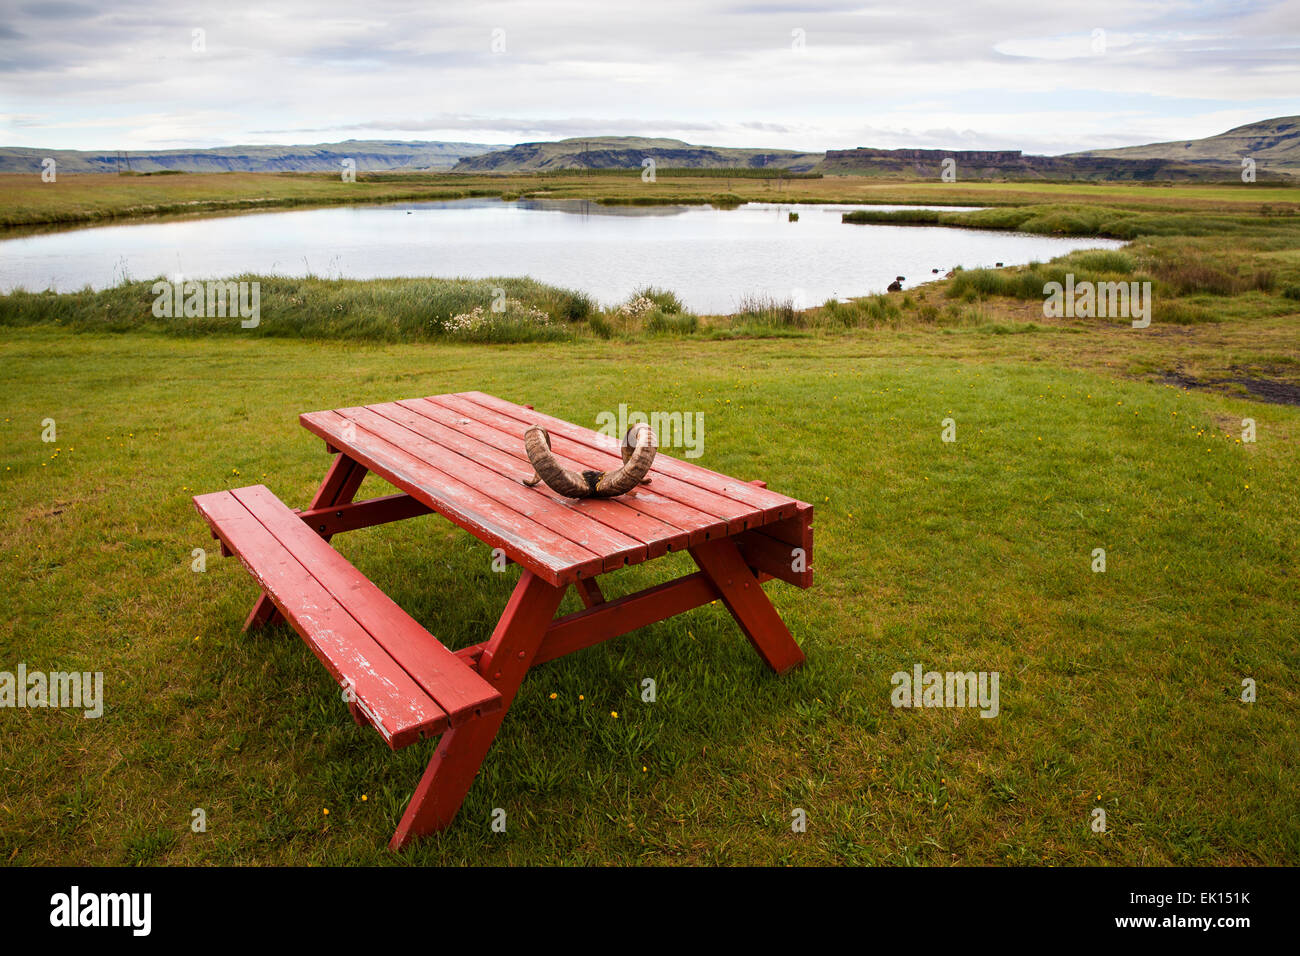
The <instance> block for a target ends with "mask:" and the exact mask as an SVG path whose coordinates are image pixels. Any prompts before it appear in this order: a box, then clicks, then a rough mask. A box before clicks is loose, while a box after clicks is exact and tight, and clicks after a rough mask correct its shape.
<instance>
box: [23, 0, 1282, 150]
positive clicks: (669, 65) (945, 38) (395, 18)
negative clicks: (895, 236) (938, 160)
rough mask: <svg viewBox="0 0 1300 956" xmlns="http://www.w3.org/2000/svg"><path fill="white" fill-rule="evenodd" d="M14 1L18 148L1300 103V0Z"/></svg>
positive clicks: (844, 128)
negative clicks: (993, 0)
mask: <svg viewBox="0 0 1300 956" xmlns="http://www.w3.org/2000/svg"><path fill="white" fill-rule="evenodd" d="M0 14H2V15H0V145H6V146H41V147H52V148H71V149H132V150H149V149H161V148H172V147H183V146H228V145H236V144H246V143H320V142H333V141H337V140H341V139H354V138H355V139H437V140H456V141H468V142H483V143H516V142H522V141H528V140H545V139H558V138H563V137H569V136H587V135H594V134H601V133H608V134H617V135H647V136H669V137H675V138H678V139H684V140H686V141H688V142H692V143H701V144H709V145H722V146H771V147H784V148H793V149H809V150H823V149H827V148H848V147H853V146H880V147H900V146H931V147H951V148H966V149H971V148H1020V149H1024V150H1026V151H1027V152H1044V153H1059V152H1068V151H1071V150H1079V149H1090V148H1098V147H1104V146H1123V145H1132V144H1136V143H1146V142H1153V141H1159V140H1167V139H1185V138H1194V137H1200V136H1207V135H1212V134H1214V133H1218V132H1222V131H1223V130H1225V129H1228V128H1230V127H1232V126H1238V125H1241V124H1243V123H1248V122H1252V121H1254V120H1258V119H1264V118H1268V117H1273V116H1282V115H1293V114H1300V0H1258V2H1253V0H1237V2H1213V0H1151V2H1132V0H1130V2H1124V3H1118V2H1113V0H1086V2H1074V0H1012V2H1005V3H980V2H978V0H895V2H890V3H877V2H874V0H872V2H867V3H837V2H834V0H821V2H818V0H812V2H808V3H796V2H752V3H744V2H739V3H710V2H676V0H653V2H651V0H645V2H638V3H621V2H615V0H569V2H561V3H554V2H540V0H533V2H528V3H524V2H497V3H474V2H445V0H437V2H426V3H397V2H388V0H352V2H346V3H335V2H331V0H312V2H297V0H291V2H280V0H267V2H265V3H257V4H245V3H241V2H237V0H229V2H222V3H198V2H190V0H168V2H165V3H160V2H152V0H136V2H131V3H114V2H112V0H105V2H84V3H83V2H76V0H33V2H22V0H0ZM196 30H201V31H203V32H202V33H201V34H196V33H195V31H196Z"/></svg>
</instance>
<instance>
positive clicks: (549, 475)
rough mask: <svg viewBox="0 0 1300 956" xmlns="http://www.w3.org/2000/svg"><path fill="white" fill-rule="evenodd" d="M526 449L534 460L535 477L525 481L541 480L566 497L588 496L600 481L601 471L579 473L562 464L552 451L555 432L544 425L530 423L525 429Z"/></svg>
mask: <svg viewBox="0 0 1300 956" xmlns="http://www.w3.org/2000/svg"><path fill="white" fill-rule="evenodd" d="M524 451H525V452H527V453H528V460H529V461H530V462H532V464H533V471H534V474H533V477H532V478H530V479H528V480H526V481H525V482H524V484H525V485H527V486H528V487H530V488H531V487H533V486H534V485H536V484H537V482H539V481H544V482H546V484H547V486H548V487H550V488H551V489H553V490H554V491H557V492H559V493H560V494H562V495H564V496H565V497H566V498H588V497H590V496H591V495H592V494H593V493H595V490H596V482H597V480H598V479H599V478H600V477H601V475H600V474H599V473H598V472H594V471H589V472H584V473H583V474H581V475H579V474H578V473H577V472H574V471H569V470H568V469H567V468H562V467H561V466H560V463H559V462H558V461H556V460H555V455H554V454H553V453H552V452H551V435H550V432H548V431H547V430H546V429H545V428H543V427H542V426H541V425H530V426H529V428H528V430H527V431H525V432H524Z"/></svg>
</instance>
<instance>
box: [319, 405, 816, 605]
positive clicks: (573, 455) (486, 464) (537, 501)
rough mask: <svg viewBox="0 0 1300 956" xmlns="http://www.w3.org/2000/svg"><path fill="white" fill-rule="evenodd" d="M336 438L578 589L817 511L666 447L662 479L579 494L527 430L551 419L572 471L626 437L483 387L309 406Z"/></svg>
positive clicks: (600, 467)
mask: <svg viewBox="0 0 1300 956" xmlns="http://www.w3.org/2000/svg"><path fill="white" fill-rule="evenodd" d="M299 421H300V422H301V423H302V425H303V426H304V427H305V428H307V429H308V430H309V431H311V432H313V433H314V434H316V435H319V436H320V437H321V438H323V439H324V440H325V442H326V444H327V445H329V446H330V447H331V448H333V449H336V450H337V451H341V452H343V453H345V454H346V455H347V456H348V457H350V458H352V459H354V460H355V461H358V462H360V463H361V464H363V465H365V466H366V467H367V468H369V469H370V470H371V471H372V472H374V473H375V474H377V475H379V476H380V477H382V478H383V479H384V480H386V481H388V482H389V483H390V484H392V485H394V486H395V487H397V488H399V489H401V490H402V491H405V492H406V493H407V494H409V495H411V497H413V498H415V499H416V500H418V501H420V502H421V503H422V504H424V505H426V506H428V507H429V508H432V509H433V510H434V511H436V512H438V513H439V514H441V515H443V516H444V517H446V518H448V519H449V520H451V521H452V522H454V523H455V524H457V525H459V526H460V527H462V528H464V529H465V530H466V531H469V532H470V533H471V534H473V535H474V536H475V537H477V538H479V540H481V541H483V542H484V543H486V544H488V545H490V546H491V547H494V548H501V549H502V550H503V551H504V552H505V554H506V556H507V557H509V558H510V559H511V560H512V561H515V562H516V563H518V564H520V565H522V566H523V567H525V568H528V569H529V570H530V571H532V572H533V573H534V574H536V575H538V576H539V577H541V578H542V579H543V580H546V581H548V582H549V583H551V584H555V585H560V584H568V583H572V582H573V581H576V580H577V579H579V578H587V577H595V576H596V575H598V574H602V573H604V572H606V571H612V570H614V569H615V568H619V567H623V566H625V565H631V564H638V563H640V562H642V561H646V560H649V559H650V558H655V557H659V556H660V555H662V554H665V553H667V552H668V551H670V550H674V551H676V550H684V549H685V548H687V547H691V546H694V545H696V544H701V543H703V542H705V541H710V540H713V539H715V538H719V537H724V536H729V535H734V534H738V533H740V532H742V531H747V530H752V529H755V528H761V527H763V526H764V525H768V524H771V523H773V522H777V521H782V520H784V519H787V518H793V517H794V516H795V514H796V512H797V511H804V512H806V511H808V510H809V506H808V505H805V504H803V503H802V502H800V501H797V500H796V499H794V498H789V497H787V496H785V495H781V494H777V493H776V492H774V491H769V490H767V489H765V488H761V487H759V486H758V485H753V484H750V483H748V482H745V481H741V480H739V479H736V478H731V477H728V476H727V475H723V474H719V473H718V472H715V471H710V470H709V469H707V468H701V467H700V466H698V465H695V464H692V463H691V462H687V461H682V460H680V459H677V458H673V457H671V456H669V455H666V454H664V453H663V452H662V451H660V452H659V454H658V455H657V456H656V457H655V460H654V465H653V466H652V467H651V469H650V477H651V479H652V482H651V483H650V484H648V485H642V486H640V487H639V488H637V489H636V490H634V491H632V492H630V493H628V494H626V495H623V496H621V497H618V498H606V499H596V498H584V499H580V500H574V499H571V498H565V497H563V496H561V495H559V494H556V493H555V492H554V491H552V490H551V489H550V488H547V487H546V485H545V484H539V485H537V486H536V487H534V488H528V487H526V486H525V485H524V484H523V481H524V479H526V478H531V477H532V475H533V468H532V465H531V464H530V463H529V461H528V456H527V455H526V454H525V452H524V430H525V429H526V428H527V427H528V426H530V425H534V424H536V425H541V426H543V427H544V428H546V429H547V431H549V432H550V435H551V450H552V451H553V452H554V454H555V456H556V458H557V460H558V461H559V462H560V464H561V465H562V466H563V467H565V468H569V469H572V470H573V471H583V470H587V469H594V470H596V471H610V470H613V469H615V468H617V467H618V466H619V465H621V464H622V458H621V456H620V453H619V439H618V438H616V437H614V436H611V435H603V434H601V433H599V432H596V431H593V430H592V429H589V428H581V427H579V426H577V425H572V424H570V423H568V422H565V421H562V420H560V419H558V418H554V417H552V416H550V415H543V414H542V413H540V412H537V411H533V410H532V409H529V408H527V407H525V406H522V405H516V404H514V403H512V402H507V401H503V400H501V399H499V398H496V397H494V396H492V395H487V394H485V393H483V392H458V393H455V394H448V395H434V396H431V397H429V398H416V399H406V400H403V401H398V402H386V403H384V404H380V405H367V406H364V407H358V408H336V409H333V410H331V411H320V412H307V413H305V414H303V415H301V416H300V417H299Z"/></svg>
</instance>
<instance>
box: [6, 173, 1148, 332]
mask: <svg viewBox="0 0 1300 956" xmlns="http://www.w3.org/2000/svg"><path fill="white" fill-rule="evenodd" d="M861 208H873V209H896V208H909V207H897V206H871V207H864V206H860V205H822V206H819V205H784V204H781V205H778V204H766V203H747V204H745V205H743V206H740V207H738V208H736V209H714V208H712V207H709V206H601V205H599V204H597V203H593V202H590V201H587V200H545V199H542V200H537V199H533V200H525V201H523V202H501V201H499V200H496V199H470V200H457V201H451V202H430V203H406V204H396V205H388V206H341V207H339V206H335V207H330V208H326V209H299V210H288V211H283V212H268V213H261V214H258V215H242V216H228V217H219V218H203V219H186V220H179V221H170V222H151V223H136V224H129V225H117V226H101V227H95V228H90V229H78V230H73V231H69V232H59V233H50V234H45V235H32V236H27V237H24V238H17V239H9V240H5V241H4V242H0V290H4V291H9V290H11V289H13V288H16V287H22V288H26V289H29V290H37V289H45V288H53V289H56V290H59V291H69V290H74V289H79V288H82V287H84V286H86V285H90V286H93V287H96V288H99V287H103V286H107V285H112V284H113V283H115V282H119V281H121V280H122V279H123V278H130V279H135V280H139V279H149V278H154V277H156V276H159V275H165V276H175V275H178V274H179V275H183V276H184V277H185V278H218V277H225V276H233V275H239V274H242V273H262V274H266V273H278V274H281V275H307V274H311V275H317V276H321V277H323V278H339V277H343V278H358V279H366V278H380V277H388V276H439V277H458V276H459V277H467V278H485V277H491V276H522V275H529V276H532V277H533V278H535V279H539V280H541V281H543V282H549V283H553V284H555V285H560V286H565V287H569V288H574V289H582V290H584V291H586V292H589V293H591V294H592V295H594V296H595V297H596V298H597V299H599V300H600V301H601V302H602V303H603V304H606V305H610V304H614V303H617V302H620V301H622V300H624V299H626V298H627V297H628V296H629V295H630V294H631V293H632V292H633V291H634V290H635V289H637V288H639V287H641V286H644V285H657V286H661V287H664V288H668V289H672V290H673V291H675V292H676V293H677V294H678V295H679V296H680V297H681V298H682V299H683V301H684V302H686V304H687V306H688V307H689V308H691V309H694V310H696V311H700V312H728V311H732V310H733V309H734V308H735V307H736V304H737V302H738V301H739V300H740V299H741V298H742V297H743V296H746V295H770V296H775V297H778V298H782V299H784V298H786V297H792V298H794V299H795V300H796V302H797V303H799V304H801V305H812V304H816V303H820V302H823V301H825V300H826V299H827V298H830V297H832V296H840V297H845V296H854V295H864V294H867V293H871V292H880V291H883V290H884V288H885V286H886V285H888V284H889V283H890V282H891V281H892V280H893V279H894V277H895V276H898V275H902V276H906V277H907V281H906V282H905V283H904V285H905V286H912V285H915V284H917V283H919V282H923V281H928V280H930V279H933V278H936V277H937V276H940V275H942V274H944V273H946V272H947V271H948V270H950V269H952V268H953V267H954V266H956V265H961V266H964V267H966V268H974V267H978V266H992V265H994V264H995V263H998V262H1002V263H1004V264H1006V265H1015V264H1019V263H1024V262H1030V261H1033V260H1047V259H1050V258H1052V257H1053V256H1058V255H1062V254H1063V253H1066V252H1069V251H1071V250H1073V249H1080V248H1114V247H1117V246H1120V245H1122V243H1120V242H1117V241H1115V240H1107V239H1078V238H1056V237H1048V236H1031V235H1026V234H1021V233H1006V232H991V231H990V232H984V231H978V230H970V229H949V228H943V227H935V226H876V225H848V224H844V223H841V221H840V216H841V214H842V213H844V212H846V211H849V210H852V209H861ZM910 208H915V207H910ZM945 208H953V207H945ZM958 208H970V207H958ZM790 212H797V213H798V214H799V220H798V222H790V221H789V213H790ZM934 270H938V272H937V273H936V272H935V271H934Z"/></svg>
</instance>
